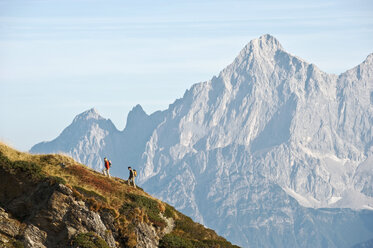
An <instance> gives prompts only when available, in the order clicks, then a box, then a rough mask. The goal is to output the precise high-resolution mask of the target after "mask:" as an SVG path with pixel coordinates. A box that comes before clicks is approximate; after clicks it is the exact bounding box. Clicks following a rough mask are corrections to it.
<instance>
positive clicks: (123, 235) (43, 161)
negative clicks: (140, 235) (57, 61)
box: [0, 143, 237, 248]
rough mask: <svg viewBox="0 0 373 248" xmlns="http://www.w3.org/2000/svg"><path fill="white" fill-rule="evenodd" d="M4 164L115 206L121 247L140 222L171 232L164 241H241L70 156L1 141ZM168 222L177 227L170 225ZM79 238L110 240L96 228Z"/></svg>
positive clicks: (96, 203)
mask: <svg viewBox="0 0 373 248" xmlns="http://www.w3.org/2000/svg"><path fill="white" fill-rule="evenodd" d="M0 170H1V173H4V172H5V173H7V175H9V177H10V176H14V177H17V178H18V179H20V180H23V181H24V182H25V183H26V184H37V183H39V182H46V181H47V182H49V183H50V184H51V185H53V184H56V183H61V184H64V185H65V186H67V187H68V188H70V189H71V190H72V191H73V194H74V197H75V198H77V199H80V200H83V201H84V202H86V204H87V205H88V206H89V209H90V210H91V211H95V212H100V213H102V212H109V213H110V214H111V215H112V216H114V220H113V225H114V226H115V229H116V230H118V233H119V236H120V238H119V239H120V240H121V242H119V241H118V243H117V245H118V246H121V247H136V245H137V236H136V233H135V230H134V229H135V226H136V225H137V224H139V223H147V224H148V225H151V226H153V227H155V228H156V229H157V230H159V231H160V232H163V233H167V234H165V235H164V236H163V237H162V239H161V240H160V241H159V247H180V248H181V247H222V248H223V247H237V246H233V245H232V244H231V243H229V242H227V241H226V240H225V239H224V238H222V237H220V236H218V235H217V234H216V233H215V232H214V231H213V230H210V229H207V228H205V227H204V226H202V225H200V224H198V223H194V222H193V221H192V220H191V219H190V218H189V217H187V216H185V215H183V214H181V213H180V212H178V211H176V210H175V209H174V208H173V207H171V206H169V205H168V204H166V203H164V202H162V201H160V200H158V199H155V198H154V197H152V196H150V195H148V194H147V193H146V192H144V191H143V190H142V189H141V188H137V189H135V188H133V187H130V186H128V185H127V182H126V181H125V180H122V179H120V178H115V177H112V178H110V179H109V178H107V177H105V176H103V175H102V174H101V173H98V172H96V171H94V170H92V169H90V168H88V167H87V166H85V165H82V164H79V163H77V162H76V161H74V160H73V159H72V158H70V157H67V156H63V155H58V154H51V155H31V154H29V153H23V152H19V151H16V150H14V149H12V148H10V147H8V146H7V145H5V144H2V143H0ZM4 188H5V191H6V190H8V191H11V190H12V189H8V188H6V187H4ZM4 193H5V194H6V192H4ZM1 207H3V206H1ZM20 221H21V220H20ZM169 222H172V223H173V224H172V225H170V223H169ZM172 227H173V229H172ZM167 228H168V229H170V228H171V229H170V230H165V229H167ZM171 230H172V231H171ZM74 242H75V244H76V246H79V247H105V241H103V240H100V239H99V238H98V237H95V235H94V234H93V233H85V234H79V235H77V236H76V237H75V240H74ZM0 245H1V244H0Z"/></svg>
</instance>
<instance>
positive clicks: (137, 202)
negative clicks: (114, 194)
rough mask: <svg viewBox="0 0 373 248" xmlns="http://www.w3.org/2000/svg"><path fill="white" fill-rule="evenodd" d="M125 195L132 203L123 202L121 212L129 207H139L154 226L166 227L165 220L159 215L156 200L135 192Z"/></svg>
mask: <svg viewBox="0 0 373 248" xmlns="http://www.w3.org/2000/svg"><path fill="white" fill-rule="evenodd" d="M127 197H128V198H129V199H130V200H131V201H132V203H125V204H124V205H123V206H122V208H121V211H122V212H123V214H125V212H126V211H129V210H130V209H131V208H132V209H133V208H134V207H140V208H142V209H144V210H145V213H146V214H147V216H148V218H149V221H150V222H152V223H153V224H154V225H155V226H157V227H160V228H161V229H163V228H165V227H166V225H167V224H166V222H165V221H164V220H163V219H162V218H161V216H160V215H159V213H160V209H159V204H158V202H157V201H155V200H153V199H150V198H148V197H145V196H142V195H136V194H127Z"/></svg>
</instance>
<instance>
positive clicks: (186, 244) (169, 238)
mask: <svg viewBox="0 0 373 248" xmlns="http://www.w3.org/2000/svg"><path fill="white" fill-rule="evenodd" d="M159 247H160V248H193V247H194V246H193V244H192V242H191V241H190V240H187V239H184V238H182V237H179V236H177V235H174V234H171V233H170V234H166V235H165V236H164V237H163V238H162V239H161V240H160V241H159Z"/></svg>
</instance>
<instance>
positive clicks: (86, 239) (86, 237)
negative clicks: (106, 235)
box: [72, 232, 109, 248]
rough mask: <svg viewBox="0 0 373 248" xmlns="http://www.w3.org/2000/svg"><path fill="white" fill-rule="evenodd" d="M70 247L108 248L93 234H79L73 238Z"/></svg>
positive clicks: (103, 241)
mask: <svg viewBox="0 0 373 248" xmlns="http://www.w3.org/2000/svg"><path fill="white" fill-rule="evenodd" d="M72 246H73V247H79V248H109V246H108V244H107V243H106V242H105V240H103V239H102V238H100V237H98V236H97V235H96V234H94V233H93V232H89V233H79V234H78V235H76V236H75V237H74V239H73V241H72Z"/></svg>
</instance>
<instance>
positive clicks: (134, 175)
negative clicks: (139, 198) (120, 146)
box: [127, 166, 137, 188]
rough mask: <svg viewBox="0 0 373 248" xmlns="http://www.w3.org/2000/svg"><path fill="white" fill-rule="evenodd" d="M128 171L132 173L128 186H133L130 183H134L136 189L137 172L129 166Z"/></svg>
mask: <svg viewBox="0 0 373 248" xmlns="http://www.w3.org/2000/svg"><path fill="white" fill-rule="evenodd" d="M128 170H129V171H130V176H129V177H128V180H127V183H128V185H131V184H130V182H131V181H132V183H133V187H135V188H136V184H135V177H136V174H137V172H136V170H132V168H131V166H128Z"/></svg>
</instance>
